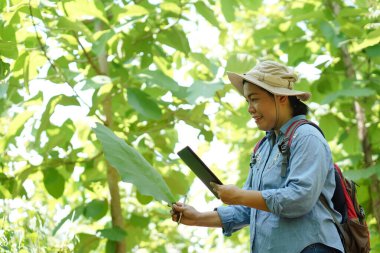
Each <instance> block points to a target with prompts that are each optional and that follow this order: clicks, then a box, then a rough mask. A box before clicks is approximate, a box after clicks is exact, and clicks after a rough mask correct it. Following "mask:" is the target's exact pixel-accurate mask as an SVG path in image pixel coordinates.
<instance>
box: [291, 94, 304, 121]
mask: <svg viewBox="0 0 380 253" xmlns="http://www.w3.org/2000/svg"><path fill="white" fill-rule="evenodd" d="M288 98H289V103H290V106H291V107H292V109H293V117H294V116H298V115H307V114H308V113H309V107H308V106H307V105H306V104H304V103H303V102H302V101H301V100H299V99H298V98H297V97H296V96H289V97H288Z"/></svg>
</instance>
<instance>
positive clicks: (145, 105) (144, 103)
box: [127, 88, 162, 120]
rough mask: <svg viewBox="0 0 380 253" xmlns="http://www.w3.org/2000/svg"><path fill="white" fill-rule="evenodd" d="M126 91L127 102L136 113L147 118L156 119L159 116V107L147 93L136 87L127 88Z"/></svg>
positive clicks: (160, 113) (160, 114)
mask: <svg viewBox="0 0 380 253" xmlns="http://www.w3.org/2000/svg"><path fill="white" fill-rule="evenodd" d="M127 92H128V93H127V98H128V103H129V104H130V105H131V106H132V107H133V108H134V109H135V110H136V111H137V112H138V113H140V114H141V115H143V116H144V117H146V118H148V119H153V120H157V119H160V118H161V116H162V112H161V109H160V108H159V107H158V105H157V103H156V102H155V101H154V100H153V99H151V98H150V97H149V95H148V94H146V93H145V92H143V91H141V90H139V89H136V88H128V90H127Z"/></svg>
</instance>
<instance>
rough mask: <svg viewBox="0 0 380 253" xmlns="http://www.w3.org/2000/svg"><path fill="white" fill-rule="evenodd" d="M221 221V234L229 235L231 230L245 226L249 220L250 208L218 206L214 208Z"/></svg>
mask: <svg viewBox="0 0 380 253" xmlns="http://www.w3.org/2000/svg"><path fill="white" fill-rule="evenodd" d="M216 211H217V212H218V215H219V217H220V219H221V221H222V228H223V234H224V235H225V236H230V235H231V234H232V233H233V232H235V231H237V230H239V229H241V228H243V227H245V226H247V225H248V224H249V220H250V208H248V207H245V206H238V205H236V206H220V207H218V208H217V209H216Z"/></svg>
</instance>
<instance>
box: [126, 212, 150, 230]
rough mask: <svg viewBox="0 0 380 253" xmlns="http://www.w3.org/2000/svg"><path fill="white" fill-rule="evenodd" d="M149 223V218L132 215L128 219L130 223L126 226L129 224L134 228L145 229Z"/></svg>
mask: <svg viewBox="0 0 380 253" xmlns="http://www.w3.org/2000/svg"><path fill="white" fill-rule="evenodd" d="M149 221H150V218H149V216H146V217H145V216H141V215H136V214H134V213H133V214H132V215H131V218H130V223H129V222H128V224H131V225H133V226H135V227H141V228H146V227H147V226H148V225H149Z"/></svg>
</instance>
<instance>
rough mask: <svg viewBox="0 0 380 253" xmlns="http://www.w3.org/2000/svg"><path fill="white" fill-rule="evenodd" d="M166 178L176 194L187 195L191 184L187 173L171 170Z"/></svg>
mask: <svg viewBox="0 0 380 253" xmlns="http://www.w3.org/2000/svg"><path fill="white" fill-rule="evenodd" d="M164 179H165V181H166V183H167V184H168V185H169V187H170V189H172V191H173V193H174V194H179V195H185V194H186V193H187V192H188V191H189V188H190V184H189V182H188V181H187V180H186V175H185V174H183V173H182V172H180V171H176V170H171V171H170V172H169V174H167V175H166V176H165V177H164Z"/></svg>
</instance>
